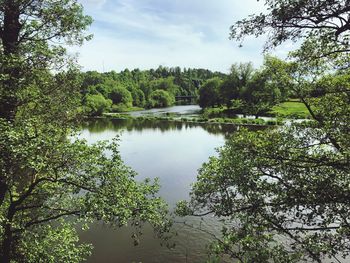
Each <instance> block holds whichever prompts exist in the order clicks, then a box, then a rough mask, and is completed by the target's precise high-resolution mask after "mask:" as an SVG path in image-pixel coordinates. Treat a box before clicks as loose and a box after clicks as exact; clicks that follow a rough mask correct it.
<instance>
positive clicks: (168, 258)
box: [81, 119, 238, 263]
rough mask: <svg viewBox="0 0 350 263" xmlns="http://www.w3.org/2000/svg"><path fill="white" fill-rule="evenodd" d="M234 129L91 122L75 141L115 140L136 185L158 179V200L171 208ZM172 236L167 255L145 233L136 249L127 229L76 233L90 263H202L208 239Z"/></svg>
mask: <svg viewBox="0 0 350 263" xmlns="http://www.w3.org/2000/svg"><path fill="white" fill-rule="evenodd" d="M237 129H238V127H237V126H234V125H229V124H223V125H219V124H201V123H188V122H185V123H182V122H176V121H162V120H152V121H151V120H132V119H130V120H111V119H94V120H90V121H88V122H87V123H85V125H84V127H83V130H82V132H81V137H82V138H85V139H86V140H88V142H89V143H94V142H97V141H100V140H111V139H113V138H115V137H116V136H120V142H119V143H120V145H119V151H120V155H121V157H122V159H123V161H124V162H125V163H126V164H127V165H128V166H130V167H132V168H133V169H134V170H135V171H136V172H137V173H138V176H137V177H136V179H137V180H142V179H144V178H146V177H148V178H155V177H158V178H160V183H161V189H160V192H159V195H160V196H161V197H162V198H164V199H165V200H166V201H167V202H168V203H169V205H170V206H174V204H175V203H176V202H177V201H178V200H182V199H188V193H189V191H190V187H191V184H192V183H193V182H195V180H196V175H197V170H198V169H199V168H200V167H201V165H202V163H203V162H205V161H207V160H208V158H209V156H213V155H216V154H217V152H216V150H215V149H216V148H217V147H220V146H222V145H223V144H224V143H225V137H227V136H230V135H233V134H234V132H235V131H237ZM188 221H189V223H190V224H195V225H197V226H198V225H200V226H201V227H203V228H204V229H205V230H207V231H209V232H214V233H215V232H216V233H217V232H218V231H219V228H220V226H219V224H218V222H217V221H216V220H215V219H214V218H212V217H209V218H206V219H205V221H201V220H200V219H188ZM176 230H177V231H178V236H176V237H175V238H174V242H175V243H176V247H175V249H173V250H169V249H168V248H166V247H163V246H161V245H160V241H159V240H157V239H156V238H155V237H154V236H153V233H152V231H151V229H147V228H146V229H145V233H144V235H143V236H142V238H141V240H140V241H141V243H140V245H139V246H137V247H134V246H133V242H132V240H131V238H130V236H131V234H132V229H130V228H127V227H125V228H121V229H111V228H109V227H107V226H103V225H101V224H94V225H92V226H91V229H90V230H89V231H87V232H83V233H81V239H82V241H85V242H89V243H92V244H93V246H94V251H93V255H92V257H91V258H90V259H89V260H88V262H90V263H97V262H104V263H112V262H122V263H124V262H144V263H154V262H205V260H206V258H207V256H206V246H207V244H208V243H209V242H210V240H211V239H212V237H211V236H210V235H206V234H204V233H203V232H201V231H197V230H195V229H193V228H190V227H186V226H184V225H181V224H177V225H176Z"/></svg>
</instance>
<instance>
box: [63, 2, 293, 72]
mask: <svg viewBox="0 0 350 263" xmlns="http://www.w3.org/2000/svg"><path fill="white" fill-rule="evenodd" d="M79 2H80V3H81V4H82V5H83V6H84V10H85V13H86V14H87V15H90V16H91V17H92V18H93V20H94V22H93V24H92V25H91V27H90V28H89V32H90V33H92V34H93V35H94V38H93V39H92V40H91V41H89V42H86V43H85V44H84V45H83V46H82V47H78V48H74V49H71V50H70V51H71V52H72V53H73V52H74V53H75V52H77V53H79V57H78V62H79V64H80V65H81V66H82V67H83V70H85V71H86V70H97V71H100V72H103V71H110V70H115V71H117V72H119V71H121V70H124V69H125V68H128V69H130V70H132V69H135V68H139V69H150V68H157V67H158V66H159V65H162V66H166V67H175V66H180V67H181V68H184V67H185V68H189V67H190V68H205V69H210V70H213V71H221V72H228V71H229V68H230V66H231V65H232V64H234V63H240V62H250V61H251V62H253V64H254V65H255V67H259V66H261V64H262V61H263V55H262V51H263V45H264V40H265V38H264V37H261V38H259V39H255V38H253V37H249V38H247V39H246V41H245V42H244V43H243V47H239V43H238V42H235V41H234V40H230V39H229V33H230V30H229V28H230V26H231V25H232V24H233V23H234V22H235V21H237V20H239V19H242V18H244V17H247V16H248V15H250V14H253V13H258V12H261V11H262V10H264V6H263V4H262V2H263V1H259V2H258V1H256V0H244V1H242V0H79ZM286 50H287V47H280V48H278V49H277V50H275V51H274V52H273V53H274V54H275V55H277V56H282V57H283V56H284V55H285V54H286Z"/></svg>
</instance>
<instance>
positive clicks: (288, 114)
mask: <svg viewBox="0 0 350 263" xmlns="http://www.w3.org/2000/svg"><path fill="white" fill-rule="evenodd" d="M271 113H272V114H273V115H275V116H280V117H283V118H301V119H304V118H308V117H309V116H310V114H309V112H308V110H307V108H306V107H305V105H304V104H303V103H301V102H299V101H296V100H293V101H286V102H283V103H280V104H279V105H276V106H274V107H273V108H272V110H271Z"/></svg>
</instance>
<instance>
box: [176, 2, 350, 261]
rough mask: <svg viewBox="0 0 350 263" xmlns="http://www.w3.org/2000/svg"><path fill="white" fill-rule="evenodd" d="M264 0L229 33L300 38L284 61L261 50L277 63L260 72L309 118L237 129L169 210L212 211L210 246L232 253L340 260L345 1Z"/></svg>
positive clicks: (346, 149) (347, 88) (343, 243)
mask: <svg viewBox="0 0 350 263" xmlns="http://www.w3.org/2000/svg"><path fill="white" fill-rule="evenodd" d="M265 4H266V7H267V11H266V12H265V13H261V14H258V15H252V16H250V17H249V18H247V19H243V20H241V21H238V22H237V23H236V24H235V25H233V26H232V28H231V29H232V35H231V36H232V37H233V38H235V39H238V40H242V39H243V38H244V37H245V36H248V35H255V36H259V35H262V34H265V33H266V32H269V34H270V35H269V40H268V42H267V44H268V47H271V46H277V45H279V44H280V43H282V42H284V41H286V40H288V39H292V40H298V39H299V38H304V42H302V44H301V45H300V48H299V49H298V50H296V51H294V52H292V53H291V54H290V59H291V62H288V63H284V62H282V61H277V60H274V59H273V60H271V58H268V60H267V62H268V65H269V66H268V67H270V68H272V69H277V70H272V71H271V70H268V71H267V72H270V73H273V74H272V75H271V74H267V75H265V74H264V70H262V71H260V72H259V74H261V77H263V80H264V79H265V80H266V81H264V84H265V85H264V86H265V87H266V86H270V87H273V88H274V87H278V88H280V91H283V92H281V96H282V97H283V95H284V94H283V93H284V92H288V93H290V94H291V95H293V96H294V97H296V98H298V99H299V100H300V101H301V102H302V103H303V104H304V106H305V107H306V108H307V110H308V112H309V114H310V116H311V120H308V121H305V122H302V123H291V124H288V125H285V126H284V127H282V128H278V129H268V130H264V131H259V132H249V131H247V130H240V132H239V133H238V134H235V135H234V136H232V138H231V139H230V140H228V141H227V142H226V144H225V146H224V147H222V148H221V149H220V150H219V155H218V157H211V158H210V159H209V161H208V162H207V163H205V164H204V165H203V166H202V168H201V169H200V170H199V175H198V181H197V182H196V183H195V184H194V186H193V189H192V192H191V200H190V201H189V202H180V203H179V205H178V211H177V212H178V214H180V215H196V216H202V215H207V214H213V215H215V216H217V217H218V218H220V219H222V220H225V221H226V222H227V225H226V227H225V228H223V229H222V235H221V237H220V238H218V240H217V241H216V242H214V243H213V244H212V246H211V252H212V253H213V254H218V255H220V254H227V255H229V256H231V257H232V258H236V259H238V260H239V261H240V262H300V261H306V262H322V261H323V260H324V259H325V258H327V257H328V258H330V259H331V260H332V261H335V262H341V261H342V260H344V261H343V262H345V261H347V260H348V258H347V257H348V256H349V251H350V247H349V243H350V242H349V241H350V240H349V239H350V235H349V233H350V226H349V223H348V222H349V219H350V213H349V211H350V207H349V202H348V198H349V193H350V188H349V186H350V181H349V178H350V177H349V172H350V162H349V160H350V158H349V157H350V143H349V141H350V137H349V136H350V132H349V131H350V130H349V127H350V123H349V121H350V103H349V101H350V99H349V98H350V84H349V83H350V72H349V70H348V66H349V48H348V47H349V42H348V41H349V38H348V36H349V32H350V31H349V27H348V24H349V12H350V11H349V8H348V7H349V3H348V1H312V0H310V1H292V0H277V1H270V0H266V1H265ZM269 75H270V76H269ZM259 81H260V80H259ZM259 81H258V82H257V83H259ZM271 82H272V83H271ZM271 84H272V86H271ZM258 86H259V87H262V86H263V85H260V84H259V85H258ZM253 90H254V91H255V90H259V88H258V89H256V88H254V89H253ZM262 91H263V92H264V89H263V90H262ZM276 94H277V93H276ZM262 95H263V93H262ZM259 97H260V96H259Z"/></svg>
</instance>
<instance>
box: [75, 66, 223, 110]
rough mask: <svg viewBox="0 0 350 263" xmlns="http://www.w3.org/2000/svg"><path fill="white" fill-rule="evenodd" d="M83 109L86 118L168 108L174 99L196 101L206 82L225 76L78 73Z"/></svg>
mask: <svg viewBox="0 0 350 263" xmlns="http://www.w3.org/2000/svg"><path fill="white" fill-rule="evenodd" d="M81 77H82V89H81V93H82V95H83V99H82V100H83V101H82V104H83V107H84V110H85V112H86V113H87V114H88V115H101V114H102V113H103V112H105V111H111V112H120V111H127V110H129V109H130V108H132V107H139V108H154V107H167V106H170V105H173V104H174V103H175V97H176V96H194V97H198V92H199V88H200V87H201V86H202V85H203V83H204V82H206V81H207V80H208V79H212V78H214V77H216V78H220V79H222V78H224V77H225V74H223V73H220V72H212V71H210V70H207V69H190V68H189V69H183V70H182V69H181V68H180V67H173V68H168V67H163V66H159V67H158V68H157V69H155V70H154V69H150V70H139V69H134V70H132V71H130V70H128V69H125V70H124V71H121V72H120V73H117V72H115V71H110V72H105V73H99V72H97V71H88V72H85V73H81Z"/></svg>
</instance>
